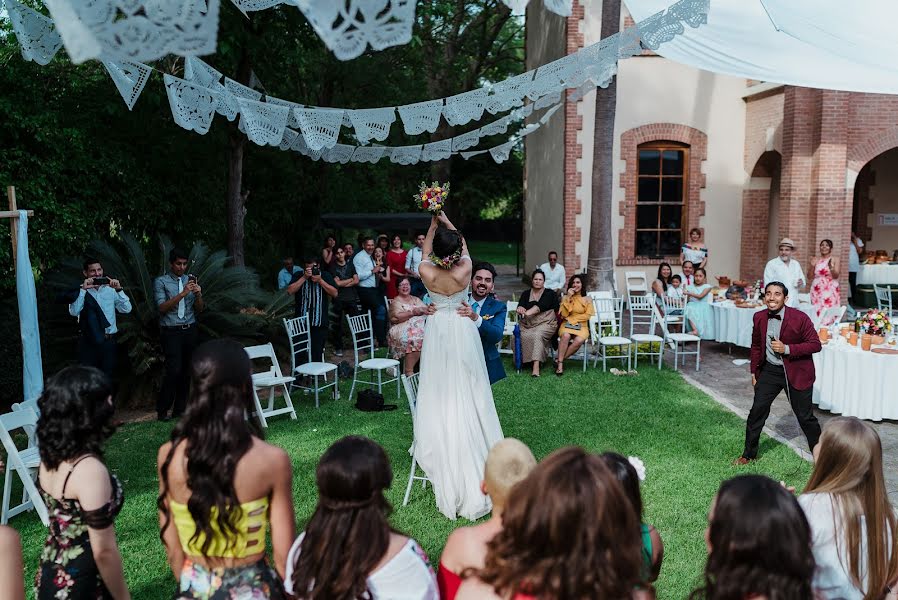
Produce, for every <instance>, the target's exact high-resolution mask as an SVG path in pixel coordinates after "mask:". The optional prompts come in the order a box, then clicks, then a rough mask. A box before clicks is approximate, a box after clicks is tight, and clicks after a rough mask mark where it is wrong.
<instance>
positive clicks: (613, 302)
mask: <svg viewBox="0 0 898 600" xmlns="http://www.w3.org/2000/svg"><path fill="white" fill-rule="evenodd" d="M593 302H594V303H595V307H596V316H597V318H598V325H597V327H596V332H597V335H598V338H599V339H598V342H597V344H596V350H597V351H596V356H595V359H594V360H593V366H596V365H597V364H598V362H599V358H600V357H601V359H602V371H607V370H608V364H607V361H608V359H611V360H616V359H617V360H622V361H623V360H625V361H627V370H628V371H629V370H630V346H631V345H632V343H633V342H632V341H631V340H630V339H629V338H626V337H623V336H622V335H621V316H622V313H623V307H624V299H623V298H599V297H597V298H594V299H593ZM606 333H607V335H606ZM609 348H619V349H620V355H619V356H613V355H610V354H608V349H609Z"/></svg>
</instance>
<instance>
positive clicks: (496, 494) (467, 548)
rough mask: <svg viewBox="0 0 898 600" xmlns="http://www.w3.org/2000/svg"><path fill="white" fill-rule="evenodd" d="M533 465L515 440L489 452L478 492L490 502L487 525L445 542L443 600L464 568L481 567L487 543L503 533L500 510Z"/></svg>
mask: <svg viewBox="0 0 898 600" xmlns="http://www.w3.org/2000/svg"><path fill="white" fill-rule="evenodd" d="M535 466H536V459H535V458H534V457H533V453H532V452H531V451H530V448H528V447H527V446H526V445H524V444H523V443H522V442H520V441H519V440H516V439H514V438H505V439H504V440H502V441H500V442H498V443H497V444H496V445H495V446H493V447H492V448H491V449H490V451H489V454H487V456H486V466H485V467H484V469H483V481H482V482H481V483H480V489H481V490H483V493H484V494H486V495H487V496H489V497H490V500H492V502H493V512H492V513H491V514H490V518H489V519H488V520H487V521H486V522H484V523H480V524H479V525H471V526H469V527H460V528H458V529H456V530H455V531H453V532H452V533H451V534H450V535H449V539H448V540H446V547H445V548H443V555H442V556H440V567H439V571H438V572H437V582H438V583H439V586H440V598H442V600H453V599H454V598H455V595H456V594H457V593H458V587H459V586H460V585H461V575H462V573H464V572H465V571H466V570H467V569H482V568H483V559H484V558H485V557H486V546H487V544H488V543H489V541H490V540H492V539H493V537H495V535H496V534H497V533H499V532H500V531H502V511H503V510H504V509H505V504H506V502H507V501H508V496H509V494H510V493H511V489H512V488H513V487H514V486H515V484H517V483H518V482H519V481H522V480H524V479H526V477H527V475H529V474H530V471H532V470H533V468H534V467H535Z"/></svg>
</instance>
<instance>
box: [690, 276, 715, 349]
mask: <svg viewBox="0 0 898 600" xmlns="http://www.w3.org/2000/svg"><path fill="white" fill-rule="evenodd" d="M707 279H708V274H707V273H706V272H705V270H704V269H702V268H698V269H696V270H695V283H694V284H692V285H687V286H686V291H685V292H683V295H684V296H686V297H687V298H689V301H688V302H687V303H686V309H685V310H684V311H683V315H684V317H685V318H686V320H687V321H688V322H689V327H690V333H691V334H692V335H697V336H699V337H700V338H702V339H703V340H713V339H714V313H713V311H712V309H711V303H712V302H713V301H714V297H713V296H712V294H711V284H709V283H708V281H707Z"/></svg>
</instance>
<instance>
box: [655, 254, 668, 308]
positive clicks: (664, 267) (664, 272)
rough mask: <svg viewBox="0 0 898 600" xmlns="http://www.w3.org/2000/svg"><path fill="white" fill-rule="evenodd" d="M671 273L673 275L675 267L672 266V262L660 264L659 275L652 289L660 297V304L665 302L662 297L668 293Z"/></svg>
mask: <svg viewBox="0 0 898 600" xmlns="http://www.w3.org/2000/svg"><path fill="white" fill-rule="evenodd" d="M671 275H673V269H671V268H670V263H666V262H663V263H661V264H660V265H658V276H657V277H656V278H655V280H654V281H653V282H652V291H653V292H654V293H655V296H657V297H658V302H659V304H661V303H662V302H663V300H662V298H664V296H665V295H667V286H668V285H670V277H671ZM662 306H663V304H662Z"/></svg>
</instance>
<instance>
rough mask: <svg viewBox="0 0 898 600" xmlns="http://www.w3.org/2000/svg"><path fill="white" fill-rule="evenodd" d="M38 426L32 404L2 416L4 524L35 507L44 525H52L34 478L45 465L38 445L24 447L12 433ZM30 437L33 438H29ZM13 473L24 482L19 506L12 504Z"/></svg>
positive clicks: (0, 514) (1, 522) (0, 521)
mask: <svg viewBox="0 0 898 600" xmlns="http://www.w3.org/2000/svg"><path fill="white" fill-rule="evenodd" d="M36 428H37V413H35V412H34V411H33V410H31V409H30V408H28V407H23V408H21V409H20V410H17V411H15V412H10V413H6V414H5V415H0V441H2V442H3V449H4V450H5V451H6V476H5V479H4V482H3V504H2V508H0V525H6V524H7V523H8V522H9V519H10V517H14V516H16V515H17V514H19V513H23V512H25V511H26V510H31V509H32V508H33V509H34V510H35V511H36V512H37V514H38V516H39V517H40V519H41V522H43V524H44V525H49V524H50V518H49V516H48V514H47V507H46V506H45V505H44V501H43V499H42V498H41V495H40V493H39V492H38V491H37V486H36V485H35V484H34V480H35V478H36V477H37V471H38V467H40V464H41V456H40V453H39V452H38V449H37V446H36V445H33V444H30V443H29V445H28V447H27V448H25V449H22V450H20V449H19V448H18V447H17V446H16V444H15V442H14V441H13V439H12V432H13V431H15V430H16V429H23V430H25V431H26V432H28V431H29V430H31V431H34V429H36ZM29 440H30V437H29ZM13 473H15V474H16V475H18V476H19V479H20V480H21V481H22V501H21V502H20V503H19V504H16V505H15V506H10V498H11V497H12V484H13Z"/></svg>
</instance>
